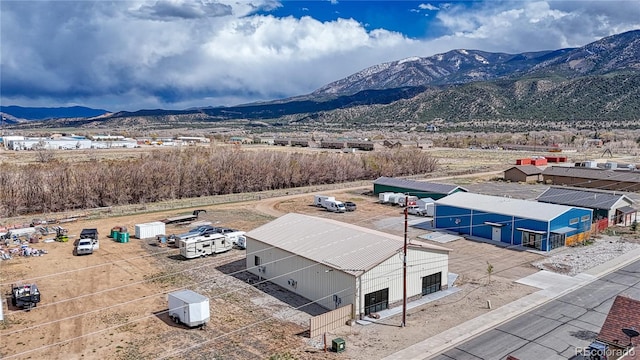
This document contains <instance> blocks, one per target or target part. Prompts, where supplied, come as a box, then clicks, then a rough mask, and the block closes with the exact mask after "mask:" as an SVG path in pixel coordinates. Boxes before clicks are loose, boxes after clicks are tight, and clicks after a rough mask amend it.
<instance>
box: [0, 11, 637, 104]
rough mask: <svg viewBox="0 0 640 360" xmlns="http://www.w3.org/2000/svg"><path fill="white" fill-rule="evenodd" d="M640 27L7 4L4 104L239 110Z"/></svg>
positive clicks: (474, 15) (411, 15) (422, 15)
mask: <svg viewBox="0 0 640 360" xmlns="http://www.w3.org/2000/svg"><path fill="white" fill-rule="evenodd" d="M639 28H640V0H626V1H615V0H612V1H606V0H602V1H579V0H565V1H551V0H514V1H506V0H505V1H503V0H491V1H471V2H470V1H447V2H442V1H339V0H338V1H335V0H334V1H324V0H318V1H274V0H243V1H232V0H228V1H227V0H197V1H195V0H194V1H191V0H168V1H146V0H127V1H103V0H98V1H95V0H75V1H64V0H55V1H22V0H0V103H1V104H2V105H21V106H47V107H49V106H71V105H83V106H90V107H96V108H105V109H108V110H112V111H119V110H138V109H150V108H165V109H185V108H190V107H196V106H220V105H235V104H241V103H247V102H253V101H261V100H272V99H279V98H284V97H289V96H296V95H302V94H306V93H310V92H312V91H314V90H316V89H318V88H320V87H322V86H324V85H326V84H328V83H330V82H333V81H336V80H339V79H341V78H344V77H346V76H348V75H351V74H353V73H355V72H357V71H360V70H363V69H365V68H367V67H370V66H373V65H376V64H380V63H384V62H389V61H394V60H399V59H403V58H407V57H415V56H420V57H425V56H431V55H435V54H438V53H444V52H447V51H450V50H454V49H478V50H484V51H494V52H507V53H518V52H525V51H538V50H549V49H559V48H565V47H578V46H582V45H585V44H587V43H590V42H592V41H595V40H598V39H600V38H602V37H605V36H609V35H613V34H617V33H621V32H624V31H628V30H632V29H639Z"/></svg>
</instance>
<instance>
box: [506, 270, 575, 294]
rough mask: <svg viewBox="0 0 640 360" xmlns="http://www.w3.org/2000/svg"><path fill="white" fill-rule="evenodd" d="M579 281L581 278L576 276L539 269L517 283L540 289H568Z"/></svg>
mask: <svg viewBox="0 0 640 360" xmlns="http://www.w3.org/2000/svg"><path fill="white" fill-rule="evenodd" d="M579 282H580V280H578V279H575V278H574V277H571V276H567V275H562V274H557V273H554V272H551V271H547V270H541V271H538V272H537V273H535V274H531V275H529V276H527V277H524V278H522V279H520V280H517V281H516V283H519V284H523V285H528V286H533V287H536V288H538V289H548V288H551V287H557V288H565V289H568V288H571V287H573V286H575V285H577V284H578V283H579Z"/></svg>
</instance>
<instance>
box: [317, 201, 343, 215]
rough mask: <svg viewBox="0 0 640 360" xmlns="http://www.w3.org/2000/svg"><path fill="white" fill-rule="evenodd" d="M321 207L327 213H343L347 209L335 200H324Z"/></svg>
mask: <svg viewBox="0 0 640 360" xmlns="http://www.w3.org/2000/svg"><path fill="white" fill-rule="evenodd" d="M322 207H324V208H325V209H327V211H332V212H338V213H343V212H345V211H347V208H346V207H345V206H344V203H343V202H342V201H336V200H325V201H323V202H322Z"/></svg>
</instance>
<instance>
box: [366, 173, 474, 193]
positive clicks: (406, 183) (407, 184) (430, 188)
mask: <svg viewBox="0 0 640 360" xmlns="http://www.w3.org/2000/svg"><path fill="white" fill-rule="evenodd" d="M373 184H374V185H387V186H395V187H401V188H406V189H410V190H417V191H422V192H430V193H436V194H446V195H449V194H451V193H453V192H454V191H456V190H458V189H459V190H462V191H467V189H465V188H463V187H460V186H458V185H451V184H439V183H433V182H426V181H416V180H407V179H398V178H392V177H386V176H381V177H379V178H377V179H376V180H375V181H374V182H373Z"/></svg>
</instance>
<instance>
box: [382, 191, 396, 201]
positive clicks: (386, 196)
mask: <svg viewBox="0 0 640 360" xmlns="http://www.w3.org/2000/svg"><path fill="white" fill-rule="evenodd" d="M393 194H395V193H393V192H382V193H380V194H378V202H380V203H381V204H386V203H388V202H389V198H390V197H391V195H393Z"/></svg>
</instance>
